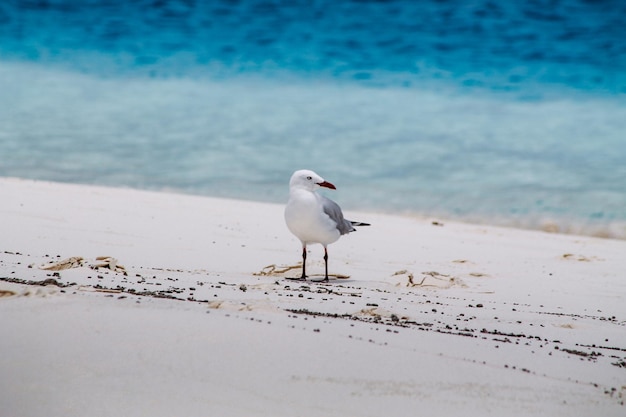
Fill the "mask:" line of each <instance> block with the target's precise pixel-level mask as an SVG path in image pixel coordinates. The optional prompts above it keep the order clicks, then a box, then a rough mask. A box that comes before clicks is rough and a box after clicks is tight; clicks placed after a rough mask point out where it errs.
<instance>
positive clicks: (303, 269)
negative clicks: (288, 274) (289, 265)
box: [287, 245, 306, 281]
mask: <svg viewBox="0 0 626 417" xmlns="http://www.w3.org/2000/svg"><path fill="white" fill-rule="evenodd" d="M287 279H290V280H293V281H306V245H302V276H301V277H298V278H287Z"/></svg>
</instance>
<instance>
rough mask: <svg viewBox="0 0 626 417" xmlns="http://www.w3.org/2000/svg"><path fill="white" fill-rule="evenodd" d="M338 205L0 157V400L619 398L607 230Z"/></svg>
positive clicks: (576, 401)
mask: <svg viewBox="0 0 626 417" xmlns="http://www.w3.org/2000/svg"><path fill="white" fill-rule="evenodd" d="M286 193H287V191H285V194H286ZM346 216H347V217H348V218H354V219H358V220H361V221H365V222H368V223H371V224H372V226H371V227H368V228H361V229H359V231H358V232H356V233H352V234H350V235H347V236H344V237H342V238H341V239H340V240H339V241H338V242H337V243H335V244H333V245H330V246H329V256H330V261H329V262H330V263H329V269H330V273H331V274H335V275H336V277H335V279H332V280H331V281H330V283H328V284H322V283H316V282H312V281H308V282H297V281H290V280H287V279H285V278H286V277H296V276H298V275H299V272H300V271H299V269H298V267H297V266H298V263H299V262H300V260H301V253H300V250H301V249H300V243H299V241H297V240H296V238H295V237H293V236H292V235H291V234H290V233H289V231H288V230H287V228H286V226H285V224H284V220H283V206H281V205H275V204H264V203H256V202H248V201H236V200H227V199H216V198H208V197H200V196H189V195H179V194H170V193H157V192H147V191H137V190H129V189H114V188H105V187H95V186H85V185H71V184H60V183H49V182H39V181H30V180H21V179H13V178H0V225H1V227H0V328H1V329H2V337H0V415H2V416H7V417H9V416H11V417H22V416H23V417H37V416H42V417H43V416H45V417H54V416H64V417H67V416H81V417H84V416H113V415H117V416H151V417H152V416H154V417H156V416H174V415H176V416H187V417H192V416H209V415H215V416H381V415H384V416H415V415H432V416H458V415H463V416H568V417H571V416H623V415H625V414H626V405H624V402H625V401H626V241H623V240H611V239H599V238H592V237H582V236H574V235H558V234H549V233H545V232H536V231H528V230H516V229H506V228H496V227H489V226H482V225H481V226H477V225H471V224H461V223H454V222H448V221H445V220H442V219H432V218H417V217H403V216H392V215H386V214H379V213H366V212H358V213H354V212H347V213H346ZM322 253H323V251H322V247H321V246H319V245H317V246H311V247H310V254H309V258H308V260H309V261H310V263H308V271H307V272H309V273H310V274H321V273H323V259H322ZM292 267H293V268H292Z"/></svg>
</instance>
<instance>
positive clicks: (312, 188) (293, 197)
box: [285, 169, 369, 282]
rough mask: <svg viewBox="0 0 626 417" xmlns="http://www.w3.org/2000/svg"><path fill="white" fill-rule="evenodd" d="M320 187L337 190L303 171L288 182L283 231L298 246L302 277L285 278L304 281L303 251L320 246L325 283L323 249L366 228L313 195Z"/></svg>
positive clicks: (326, 261)
mask: <svg viewBox="0 0 626 417" xmlns="http://www.w3.org/2000/svg"><path fill="white" fill-rule="evenodd" d="M320 187H325V188H330V189H331V190H336V189H337V188H336V187H335V186H334V185H333V184H331V183H330V182H328V181H325V180H324V178H322V177H320V176H319V175H317V174H316V173H315V172H313V171H309V170H307V169H303V170H299V171H296V172H294V173H293V175H292V176H291V180H290V181H289V201H288V202H287V206H286V207H285V222H286V223H287V228H288V229H289V231H290V232H291V233H293V234H294V235H295V236H296V237H297V238H298V239H300V242H302V276H301V277H299V278H289V279H294V280H301V281H306V247H307V245H309V244H313V243H319V244H321V245H322V246H324V263H325V267H326V269H325V277H324V280H323V282H327V281H328V250H327V246H328V245H329V244H331V243H333V242H336V241H337V240H338V239H339V237H340V236H341V235H345V234H347V233H350V232H354V231H355V230H356V229H355V228H354V226H369V224H368V223H362V222H353V221H350V220H346V219H344V218H343V213H342V212H341V207H339V205H338V204H337V203H335V202H334V201H333V200H331V199H329V198H326V197H324V196H323V195H320V194H318V193H316V191H317V190H318V189H319V188H320Z"/></svg>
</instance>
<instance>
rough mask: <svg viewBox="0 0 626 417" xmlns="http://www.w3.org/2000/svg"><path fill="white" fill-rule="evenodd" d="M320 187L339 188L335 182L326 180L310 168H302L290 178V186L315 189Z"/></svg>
mask: <svg viewBox="0 0 626 417" xmlns="http://www.w3.org/2000/svg"><path fill="white" fill-rule="evenodd" d="M319 187H326V188H330V189H332V190H336V189H337V188H336V187H335V186H334V185H333V184H331V183H330V182H328V181H325V180H324V178H322V177H320V176H319V175H317V174H316V173H315V172H313V171H310V170H308V169H301V170H299V171H296V172H294V173H293V175H292V176H291V180H289V188H303V189H305V190H309V191H315V190H317V189H318V188H319Z"/></svg>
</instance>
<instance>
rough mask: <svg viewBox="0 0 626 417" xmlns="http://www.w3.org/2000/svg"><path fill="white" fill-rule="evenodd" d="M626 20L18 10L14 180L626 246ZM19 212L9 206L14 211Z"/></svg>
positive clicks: (4, 67) (6, 89)
mask: <svg viewBox="0 0 626 417" xmlns="http://www.w3.org/2000/svg"><path fill="white" fill-rule="evenodd" d="M624 22H626V2H623V1H620V0H615V1H600V0H599V1H590V0H588V1H583V0H561V1H558V0H554V1H539V0H536V1H525V2H498V1H494V0H480V1H454V0H448V1H445V0H438V1H437V0H428V1H391V0H390V1H367V0H360V1H357V0H352V1H332V0H317V1H315V0H309V1H285V0H283V1H253V0H239V1H237V0H230V1H226V0H222V1H200V0H195V1H194V0H187V1H185V0H175V1H167V0H153V1H147V0H142V1H127V0H125V1H121V0H109V1H104V0H101V1H97V0H85V1H70V0H28V1H26V0H24V1H19V0H8V1H4V2H2V3H0V175H1V176H13V177H22V178H35V179H44V180H53V181H65V182H80V183H87V184H103V185H112V186H124V187H135V188H145V189H154V190H170V191H178V192H185V193H195V194H204V195H214V196H222V197H233V198H244V199H250V200H263V201H272V202H283V201H285V200H286V198H287V192H288V190H287V188H288V187H287V182H288V179H289V176H290V175H291V172H292V171H294V170H295V169H299V168H309V169H313V170H315V171H317V172H318V173H319V174H321V175H322V176H324V177H325V178H326V179H327V180H329V181H332V182H333V183H335V185H337V186H338V190H337V191H336V192H333V193H332V195H331V196H332V197H333V198H334V199H336V200H337V201H338V202H339V203H340V204H341V205H342V206H344V207H345V208H346V209H359V210H378V211H386V212H403V213H415V214H421V215H428V216H437V217H440V218H444V219H445V218H454V219H460V220H466V221H472V222H484V223H491V224H499V225H507V226H517V227H528V228H536V229H546V230H554V231H561V232H571V233H580V234H590V235H599V236H606V237H617V238H622V239H626V25H625V24H624ZM0 198H1V196H0Z"/></svg>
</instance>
